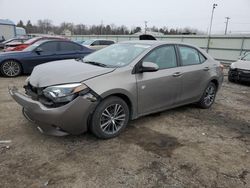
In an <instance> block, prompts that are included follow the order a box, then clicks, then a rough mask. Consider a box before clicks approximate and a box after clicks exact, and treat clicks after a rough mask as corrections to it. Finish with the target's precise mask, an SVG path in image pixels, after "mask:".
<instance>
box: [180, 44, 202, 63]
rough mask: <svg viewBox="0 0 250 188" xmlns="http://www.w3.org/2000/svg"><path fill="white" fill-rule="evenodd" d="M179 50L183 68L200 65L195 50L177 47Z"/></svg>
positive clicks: (197, 53)
mask: <svg viewBox="0 0 250 188" xmlns="http://www.w3.org/2000/svg"><path fill="white" fill-rule="evenodd" d="M179 50H180V58H181V61H182V65H183V66H186V65H197V64H200V57H199V52H198V51H197V50H196V49H194V48H191V47H187V46H179ZM203 58H204V57H203Z"/></svg>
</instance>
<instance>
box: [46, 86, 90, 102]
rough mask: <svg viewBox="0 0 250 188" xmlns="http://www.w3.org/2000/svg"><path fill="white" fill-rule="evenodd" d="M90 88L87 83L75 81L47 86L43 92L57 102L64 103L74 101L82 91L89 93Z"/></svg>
mask: <svg viewBox="0 0 250 188" xmlns="http://www.w3.org/2000/svg"><path fill="white" fill-rule="evenodd" d="M88 90H89V89H88V87H87V86H86V85H85V84H82V83H75V84H65V85H58V86H51V87H47V88H45V89H44V90H43V94H44V96H45V97H47V98H49V99H51V100H52V101H53V102H55V103H64V102H70V101H72V100H73V99H74V98H75V97H76V96H78V94H79V93H80V92H86V93H87V92H88Z"/></svg>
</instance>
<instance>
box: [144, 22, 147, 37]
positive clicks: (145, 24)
mask: <svg viewBox="0 0 250 188" xmlns="http://www.w3.org/2000/svg"><path fill="white" fill-rule="evenodd" d="M144 24H145V34H147V29H148V25H147V24H148V21H144Z"/></svg>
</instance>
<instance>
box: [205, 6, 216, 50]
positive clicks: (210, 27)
mask: <svg viewBox="0 0 250 188" xmlns="http://www.w3.org/2000/svg"><path fill="white" fill-rule="evenodd" d="M217 6H218V5H217V4H215V3H214V4H213V8H212V15H211V20H210V26H209V32H208V42H207V52H208V49H209V43H210V35H211V30H212V24H213V18H214V9H215V7H217Z"/></svg>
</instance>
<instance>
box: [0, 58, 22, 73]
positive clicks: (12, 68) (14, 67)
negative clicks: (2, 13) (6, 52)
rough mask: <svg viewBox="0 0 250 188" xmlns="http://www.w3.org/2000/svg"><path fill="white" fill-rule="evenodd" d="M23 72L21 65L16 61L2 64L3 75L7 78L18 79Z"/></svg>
mask: <svg viewBox="0 0 250 188" xmlns="http://www.w3.org/2000/svg"><path fill="white" fill-rule="evenodd" d="M21 72H22V67H21V65H20V63H18V62H17V61H15V60H7V61H4V62H3V63H2V64H1V74H2V75H3V76H6V77H16V76H19V75H20V74H21Z"/></svg>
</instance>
